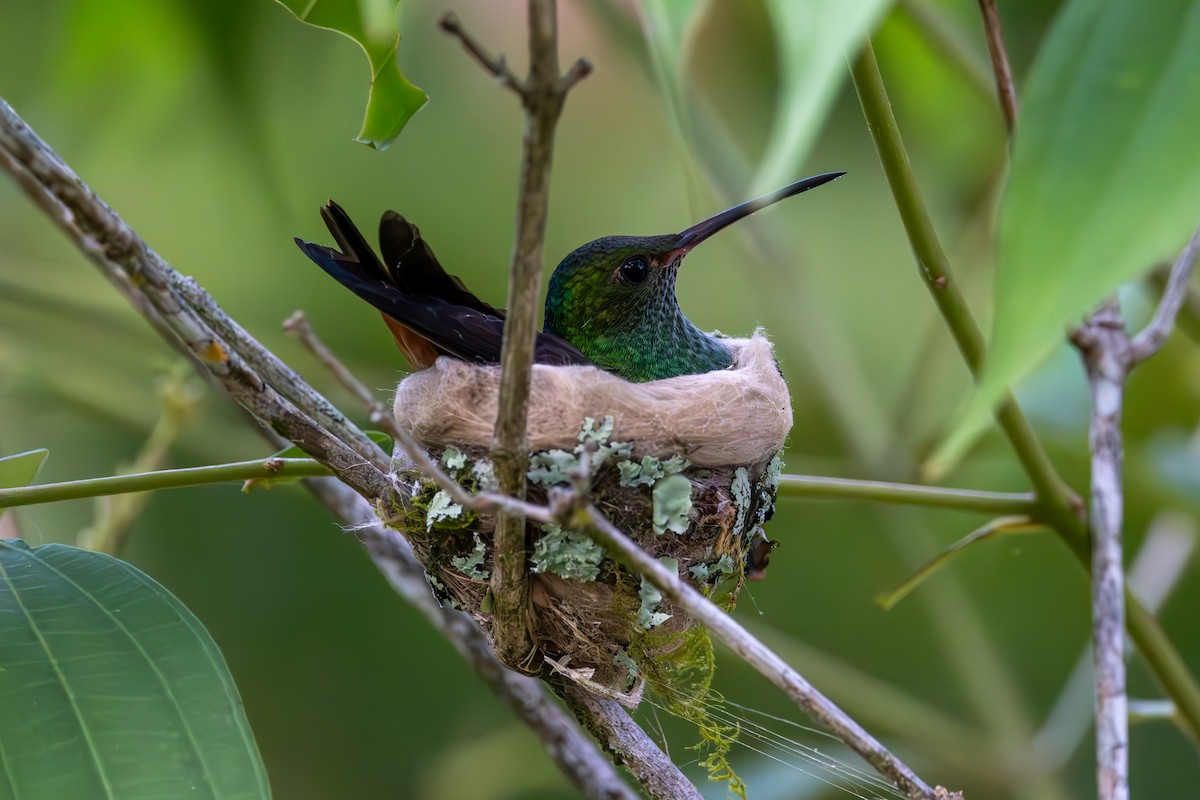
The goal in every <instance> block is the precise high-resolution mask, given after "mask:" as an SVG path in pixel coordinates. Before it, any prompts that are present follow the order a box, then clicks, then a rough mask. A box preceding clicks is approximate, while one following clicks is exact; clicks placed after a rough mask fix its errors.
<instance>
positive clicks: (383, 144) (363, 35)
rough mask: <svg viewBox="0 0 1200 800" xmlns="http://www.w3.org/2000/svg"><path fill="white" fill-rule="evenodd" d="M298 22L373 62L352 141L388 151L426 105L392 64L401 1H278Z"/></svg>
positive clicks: (413, 87)
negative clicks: (348, 43)
mask: <svg viewBox="0 0 1200 800" xmlns="http://www.w3.org/2000/svg"><path fill="white" fill-rule="evenodd" d="M276 2H278V3H279V4H280V5H282V6H283V7H285V8H286V9H287V10H289V11H291V12H292V13H293V14H294V15H295V16H296V18H297V19H298V20H300V21H301V22H304V23H307V24H309V25H312V26H314V27H317V28H324V29H326V30H331V31H335V32H337V33H340V34H342V35H343V36H345V37H347V38H349V39H351V40H353V41H354V42H355V43H356V44H358V46H359V47H361V48H362V50H363V52H364V53H366V54H367V59H368V60H369V61H370V63H371V89H370V93H369V94H368V95H367V110H366V115H365V116H364V117H363V124H362V130H361V131H359V134H358V136H357V137H356V139H355V140H356V141H359V142H362V143H363V144H365V145H368V146H370V147H373V148H375V149H376V150H384V149H386V148H387V147H388V146H389V145H390V144H391V143H392V142H393V141H395V140H396V137H397V136H399V135H400V131H402V130H403V129H404V126H405V125H406V124H408V121H409V120H410V119H412V116H413V114H416V113H417V111H418V110H420V108H421V106H423V105H425V101H426V100H428V99H429V98H428V97H426V95H425V92H423V91H421V90H420V89H418V88H417V87H416V86H413V85H412V84H411V83H409V82H408V79H407V78H405V77H404V74H403V73H402V72H401V71H400V66H399V64H397V63H396V51H397V48H398V47H399V46H400V30H399V28H398V26H397V24H396V14H397V12H398V10H399V5H400V4H399V2H390V1H389V0H383V1H382V2H380V0H276Z"/></svg>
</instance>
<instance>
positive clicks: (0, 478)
mask: <svg viewBox="0 0 1200 800" xmlns="http://www.w3.org/2000/svg"><path fill="white" fill-rule="evenodd" d="M48 455H50V451H49V450H46V449H44V448H43V449H41V450H27V451H26V452H24V453H17V454H15V455H11V456H4V457H2V458H0V489H16V488H18V487H21V486H28V485H29V484H31V483H33V479H34V478H36V477H37V474H38V472H40V471H41V469H42V464H43V463H44V462H45V461H46V456H48Z"/></svg>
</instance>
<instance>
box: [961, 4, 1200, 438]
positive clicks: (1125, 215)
mask: <svg viewBox="0 0 1200 800" xmlns="http://www.w3.org/2000/svg"><path fill="white" fill-rule="evenodd" d="M1198 136H1200V2H1197V0H1159V1H1158V2H1155V3H1153V4H1151V5H1147V4H1146V3H1145V2H1143V0H1072V2H1071V3H1070V4H1069V5H1067V6H1066V7H1065V8H1064V9H1063V11H1062V12H1060V13H1059V15H1058V18H1057V19H1056V20H1055V22H1054V25H1053V27H1052V29H1051V31H1050V33H1049V35H1048V36H1047V38H1046V41H1045V43H1044V44H1043V45H1042V49H1041V52H1040V53H1039V56H1038V59H1037V62H1036V64H1035V66H1034V68H1033V72H1032V74H1031V75H1030V77H1029V81H1028V84H1027V86H1026V89H1025V92H1024V93H1023V97H1022V105H1021V118H1020V119H1019V120H1018V123H1017V134H1016V140H1015V142H1014V148H1013V159H1012V174H1011V177H1010V181H1009V185H1008V189H1007V192H1006V194H1005V197H1004V201H1003V205H1002V208H1001V212H1000V238H999V252H998V261H997V266H996V315H995V322H994V327H993V333H992V345H991V350H990V353H989V357H988V361H987V364H986V365H985V370H984V375H983V378H982V381H981V384H980V388H979V392H978V393H977V396H976V398H975V400H974V402H973V407H972V410H971V412H970V413H969V414H968V421H967V425H966V426H965V427H967V428H972V427H974V423H975V422H977V421H978V419H979V418H981V417H984V418H985V417H986V412H987V410H988V408H990V407H991V406H992V405H993V404H994V403H995V402H996V400H997V399H998V398H999V397H1000V395H1001V393H1002V392H1003V391H1004V389H1005V387H1007V386H1009V385H1011V384H1012V383H1013V382H1014V381H1016V380H1017V379H1019V378H1021V377H1022V376H1023V375H1024V374H1026V373H1027V372H1028V371H1029V370H1030V369H1031V368H1032V367H1033V366H1034V365H1035V364H1036V363H1037V362H1038V361H1039V360H1040V359H1041V358H1042V357H1044V356H1045V355H1046V354H1047V353H1048V352H1049V351H1050V350H1051V349H1052V348H1054V347H1055V346H1056V345H1058V344H1060V343H1061V342H1062V341H1063V332H1064V329H1065V328H1066V327H1067V326H1069V325H1071V324H1073V323H1077V322H1079V321H1080V320H1081V319H1082V317H1083V316H1084V315H1085V314H1086V313H1087V312H1088V310H1089V309H1091V308H1092V307H1093V306H1094V305H1095V304H1096V303H1097V302H1099V301H1100V300H1101V299H1102V298H1104V297H1105V296H1107V295H1108V294H1110V293H1112V291H1113V290H1114V289H1116V288H1117V287H1118V286H1119V285H1120V284H1121V283H1123V282H1125V281H1128V280H1130V279H1131V278H1133V277H1135V276H1137V275H1138V274H1139V273H1141V272H1143V271H1145V270H1146V269H1148V268H1150V267H1151V266H1152V265H1154V264H1155V263H1156V262H1158V261H1161V260H1163V259H1166V258H1169V257H1171V256H1172V255H1173V254H1174V253H1175V251H1176V250H1177V249H1178V248H1179V247H1180V246H1181V245H1182V244H1183V242H1184V241H1185V240H1186V239H1187V237H1188V235H1189V234H1190V233H1191V231H1192V229H1193V228H1194V227H1195V225H1196V223H1197V220H1198V219H1200V146H1197V137H1198Z"/></svg>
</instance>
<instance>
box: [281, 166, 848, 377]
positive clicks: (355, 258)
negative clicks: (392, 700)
mask: <svg viewBox="0 0 1200 800" xmlns="http://www.w3.org/2000/svg"><path fill="white" fill-rule="evenodd" d="M844 174H845V173H844V172H826V173H823V174H821V175H814V176H812V177H810V178H805V179H803V180H799V181H796V182H795V183H791V184H788V185H787V186H784V187H783V188H781V189H777V190H775V191H773V192H769V193H768V194H765V195H763V196H761V197H758V198H755V199H754V200H749V201H747V202H745V203H741V204H740V205H736V206H734V207H732V208H729V209H726V210H725V211H722V212H721V213H719V214H715V215H714V216H711V217H709V218H708V219H706V220H704V221H703V222H699V223H697V224H695V225H692V226H691V227H689V228H685V229H684V230H682V231H680V232H679V233H668V234H662V235H658V236H605V237H603V238H600V239H596V240H594V241H591V242H588V243H587V244H585V245H583V246H581V247H578V248H576V249H575V250H573V251H572V252H571V253H570V254H568V255H567V257H566V258H564V259H563V260H562V261H561V262H560V263H559V265H558V267H557V268H556V269H555V270H554V273H553V275H552V276H551V277H550V283H549V286H548V287H547V290H546V306H545V315H544V326H543V330H542V331H541V332H539V333H538V334H537V341H536V345H535V350H534V360H535V362H536V363H539V364H551V365H559V366H562V365H573V364H574V365H594V366H597V367H600V368H601V369H604V370H606V371H608V372H611V373H613V374H615V375H618V376H620V377H622V378H624V379H626V380H628V381H632V382H635V383H641V382H645V381H652V380H659V379H661V378H670V377H674V376H677V375H694V374H698V373H702V372H709V371H712V370H719V369H727V368H729V367H731V366H733V355H732V353H731V352H730V350H729V348H728V346H726V344H725V343H724V342H723V341H722V340H721V338H720V337H718V336H714V335H712V334H709V333H705V332H703V331H701V330H700V329H699V328H697V327H696V325H695V324H693V323H692V321H691V320H689V319H688V318H687V317H686V316H684V314H683V311H682V310H681V309H680V308H679V302H678V300H676V297H675V279H676V276H677V274H678V272H679V266H680V264H681V263H682V262H683V259H684V257H685V256H686V255H687V254H688V253H690V252H691V251H692V250H693V249H694V248H695V247H696V246H697V245H698V244H700V243H701V242H703V241H704V240H706V239H708V238H709V237H710V236H712V235H713V234H715V233H717V232H718V231H721V230H723V229H725V228H727V227H729V226H730V225H732V224H733V223H734V222H737V221H738V220H740V219H744V218H745V217H748V216H749V215H751V214H753V213H754V212H756V211H759V210H760V209H763V208H765V207H767V206H769V205H771V204H773V203H777V202H779V201H780V200H784V199H786V198H788V197H792V196H794V195H797V194H800V193H801V192H805V191H808V190H809V189H813V188H816V187H817V186H821V185H822V184H825V183H828V182H830V181H832V180H834V179H836V178H839V177H841V176H842V175H844ZM321 217H322V219H324V221H325V225H326V227H328V228H329V232H330V234H332V236H333V238H334V240H335V241H336V242H337V245H338V247H339V248H340V250H335V249H333V248H330V247H325V246H323V245H319V244H313V243H311V242H306V241H304V240H302V239H300V238H297V239H296V244H297V245H298V246H299V247H300V249H301V250H302V251H304V253H305V254H306V255H307V256H308V257H309V258H310V259H312V260H313V261H314V262H315V263H316V264H317V266H319V267H320V268H321V269H323V270H325V272H327V273H329V275H331V276H332V277H333V278H335V279H336V280H337V281H338V282H339V283H341V284H342V285H344V286H346V287H347V288H348V289H350V290H351V291H352V292H354V293H355V294H356V295H358V296H359V297H360V298H362V299H363V300H366V301H367V302H368V303H370V304H371V305H372V306H374V307H375V308H376V309H377V310H378V311H379V312H380V313H381V314H382V315H383V320H384V322H385V323H386V324H387V326H388V328H389V329H390V331H391V333H392V337H393V338H394V339H395V340H396V344H397V346H398V347H399V348H400V351H401V352H402V353H403V354H404V356H405V358H407V359H408V362H409V364H411V365H412V366H413V368H414V369H424V368H425V367H429V366H432V365H433V363H434V361H435V360H436V359H437V358H438V356H443V355H444V356H451V357H453V358H458V359H462V360H464V361H469V362H473V363H476V364H498V363H500V346H501V340H502V337H503V333H504V312H503V311H502V310H500V309H497V308H495V307H494V306H491V305H489V304H488V303H486V302H484V301H482V300H480V299H479V298H478V297H476V296H475V295H474V294H472V293H471V292H470V291H469V290H468V289H467V288H466V286H465V285H464V284H463V282H462V281H461V280H459V279H458V278H457V277H455V276H453V275H450V274H448V273H447V272H446V271H445V270H444V269H442V267H441V265H440V264H439V263H438V260H437V258H436V257H435V256H434V254H433V250H432V249H431V248H430V247H429V245H428V243H426V242H425V240H424V239H422V238H421V233H420V231H419V230H418V229H417V227H416V226H415V225H413V224H412V223H411V222H409V221H408V220H406V219H405V218H404V217H402V216H401V215H400V214H398V213H396V212H395V211H387V212H385V213H384V215H383V217H382V219H381V220H380V222H379V245H380V253H381V255H382V258H380V257H379V256H377V255H376V254H375V251H374V250H373V249H372V248H371V246H370V245H369V244H368V243H367V240H366V239H365V238H364V237H363V235H362V234H361V233H360V232H359V230H358V228H357V227H355V225H354V223H353V222H352V221H351V219H350V217H349V215H348V214H346V212H345V211H344V210H343V209H342V208H341V206H339V205H338V204H337V203H335V202H333V201H332V200H330V201H329V202H328V203H327V204H326V205H325V206H323V207H322V208H321Z"/></svg>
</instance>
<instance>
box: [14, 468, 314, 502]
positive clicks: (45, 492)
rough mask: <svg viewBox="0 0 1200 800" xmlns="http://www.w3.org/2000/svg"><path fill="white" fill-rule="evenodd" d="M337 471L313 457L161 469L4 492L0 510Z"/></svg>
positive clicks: (310, 475) (309, 475) (20, 487)
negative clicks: (85, 498) (88, 498)
mask: <svg viewBox="0 0 1200 800" xmlns="http://www.w3.org/2000/svg"><path fill="white" fill-rule="evenodd" d="M332 474H333V471H332V470H331V469H330V468H329V467H327V466H325V465H324V464H322V463H320V462H318V461H314V460H313V459H311V458H258V459H254V460H253V461H235V462H232V463H229V464H208V465H205V466H203V467H182V468H180V469H161V470H155V471H154V472H137V473H134V474H132V475H111V476H108V477H104V478H85V479H83V480H77V481H63V482H62V483H43V484H39V485H35V486H18V487H16V488H13V489H0V508H14V507H16V506H31V505H37V504H38V503H54V502H57V501H59V500H79V499H81V498H84V497H108V496H111V495H118V494H130V493H131V492H153V491H157V490H159V489H178V488H181V487H184V486H204V485H206V484H210V483H229V482H230V481H237V482H239V483H241V482H245V481H253V480H266V479H271V478H307V477H313V476H327V475H332Z"/></svg>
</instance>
